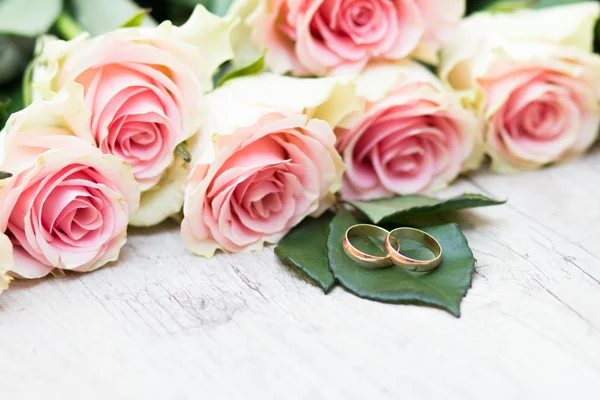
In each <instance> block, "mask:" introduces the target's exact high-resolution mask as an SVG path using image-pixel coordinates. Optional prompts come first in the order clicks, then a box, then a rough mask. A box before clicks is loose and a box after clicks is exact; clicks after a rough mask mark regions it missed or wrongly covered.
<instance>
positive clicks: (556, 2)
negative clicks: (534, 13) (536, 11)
mask: <svg viewBox="0 0 600 400" xmlns="http://www.w3.org/2000/svg"><path fill="white" fill-rule="evenodd" d="M586 1H590V0H537V1H536V2H535V3H536V4H535V8H546V7H554V6H561V5H566V4H573V3H583V2H586Z"/></svg>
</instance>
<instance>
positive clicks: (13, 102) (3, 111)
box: [0, 81, 24, 129]
mask: <svg viewBox="0 0 600 400" xmlns="http://www.w3.org/2000/svg"><path fill="white" fill-rule="evenodd" d="M23 107H24V105H23V98H22V90H21V85H20V82H19V81H15V82H13V83H11V84H10V85H4V86H2V87H0V129H2V128H4V124H5V123H6V121H7V120H8V118H9V117H10V115H11V114H12V113H14V112H17V111H19V110H21V109H22V108H23Z"/></svg>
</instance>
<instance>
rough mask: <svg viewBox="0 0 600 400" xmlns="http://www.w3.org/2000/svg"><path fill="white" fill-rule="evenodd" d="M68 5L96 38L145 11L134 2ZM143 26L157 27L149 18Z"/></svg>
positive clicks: (76, 0) (81, 0)
mask: <svg viewBox="0 0 600 400" xmlns="http://www.w3.org/2000/svg"><path fill="white" fill-rule="evenodd" d="M17 1H22V0H17ZM68 4H69V5H70V8H69V10H70V11H71V14H72V15H73V17H74V18H75V20H76V21H77V22H78V23H79V24H80V25H81V26H82V27H83V29H84V30H86V31H88V32H89V33H90V34H91V35H94V36H96V35H100V34H102V33H105V32H109V31H112V30H114V29H117V28H119V27H120V26H122V25H123V24H124V23H127V22H128V21H130V20H131V16H132V15H136V16H137V15H138V14H139V13H141V12H142V11H144V10H143V9H142V8H141V7H139V6H138V5H137V4H136V3H135V1H133V0H101V1H98V0H96V1H91V0H69V1H68ZM142 25H144V26H155V25H156V22H155V21H154V20H153V19H152V18H151V17H149V16H148V17H147V18H144V19H143V23H142Z"/></svg>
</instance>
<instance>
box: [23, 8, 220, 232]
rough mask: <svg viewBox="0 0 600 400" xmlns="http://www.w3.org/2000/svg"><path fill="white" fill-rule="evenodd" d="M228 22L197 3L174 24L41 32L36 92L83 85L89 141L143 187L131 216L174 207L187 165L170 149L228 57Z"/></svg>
mask: <svg viewBox="0 0 600 400" xmlns="http://www.w3.org/2000/svg"><path fill="white" fill-rule="evenodd" d="M231 28H232V24H231V22H230V21H225V20H221V19H219V18H217V17H216V16H214V15H212V14H210V13H209V12H208V11H206V9H205V8H204V7H202V6H198V7H197V8H196V9H195V11H194V13H193V15H192V16H191V17H190V19H189V21H188V22H187V23H186V24H184V25H183V26H181V27H174V26H172V25H171V23H170V22H169V21H166V22H164V23H162V24H161V25H160V26H158V27H156V28H128V29H119V30H116V31H114V32H110V33H107V34H104V35H101V36H98V37H95V38H92V39H90V38H89V37H87V36H86V35H83V36H81V37H78V38H76V39H74V40H72V41H69V42H64V41H60V40H57V39H54V38H49V37H46V38H43V39H42V40H41V42H40V44H39V48H40V50H39V51H40V54H39V56H38V58H37V63H36V68H35V70H34V87H35V88H36V91H37V93H38V96H39V95H42V96H44V97H51V96H53V95H54V93H55V92H56V91H58V90H59V89H60V88H61V87H63V86H64V85H65V84H68V83H70V82H77V83H79V84H80V85H82V86H83V88H84V92H85V103H86V106H87V108H88V109H89V110H90V111H91V114H92V118H91V132H92V135H93V137H94V141H95V143H96V145H97V146H98V147H99V148H100V150H102V151H103V152H104V153H106V154H113V155H116V156H118V157H119V158H121V159H123V160H125V161H126V162H127V163H128V164H130V165H131V166H132V168H133V173H134V175H135V178H136V180H137V181H138V182H139V184H140V187H141V190H142V192H143V193H142V202H141V206H140V209H139V210H138V212H137V213H135V214H134V215H133V216H132V218H131V221H130V222H131V224H133V225H142V226H148V225H154V224H156V223H159V222H161V221H162V220H164V219H165V218H167V217H168V216H170V215H172V214H175V213H178V212H179V211H180V210H181V207H182V204H183V191H184V187H185V175H186V173H187V168H186V165H185V163H184V162H182V161H181V159H180V158H178V157H177V156H176V154H175V149H176V147H177V146H178V145H180V144H181V143H183V142H185V141H186V140H188V139H189V138H190V137H191V136H193V135H194V134H195V133H196V132H197V131H198V129H199V127H200V125H201V123H202V121H201V119H200V118H199V115H200V111H199V110H200V109H201V108H202V107H203V100H202V98H203V94H204V93H205V92H207V91H209V90H211V89H212V75H213V73H214V72H215V71H216V69H217V68H218V67H219V66H220V65H221V64H222V63H223V62H224V61H226V60H228V59H229V58H231V57H232V50H231V46H230V39H229V34H230V30H231ZM157 199H160V201H157Z"/></svg>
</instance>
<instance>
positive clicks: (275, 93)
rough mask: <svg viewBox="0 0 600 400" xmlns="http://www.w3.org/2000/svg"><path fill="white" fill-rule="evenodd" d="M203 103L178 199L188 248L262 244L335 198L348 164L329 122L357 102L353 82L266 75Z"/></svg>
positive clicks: (205, 250)
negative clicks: (191, 157) (185, 180)
mask: <svg viewBox="0 0 600 400" xmlns="http://www.w3.org/2000/svg"><path fill="white" fill-rule="evenodd" d="M290 93H291V94H292V95H291V96H290ZM207 102H208V108H207V113H208V114H209V117H207V123H206V124H205V126H204V127H203V129H202V132H201V134H200V135H199V136H198V140H199V141H198V145H197V149H198V150H199V151H197V152H195V154H194V156H195V167H194V168H193V170H192V172H191V174H190V176H189V178H188V186H187V190H186V200H185V205H184V215H185V218H184V220H183V224H182V233H183V238H184V241H185V243H186V245H187V247H188V248H189V249H191V250H192V251H194V252H195V253H197V254H199V255H202V256H207V257H210V256H212V255H213V254H214V253H215V251H217V250H219V249H221V250H224V251H228V252H239V251H252V250H260V249H261V248H262V247H263V246H264V245H265V243H276V242H278V241H279V240H280V239H281V238H283V237H284V236H285V234H286V233H287V232H288V231H289V230H290V229H291V228H292V227H294V226H295V225H296V224H298V223H299V222H300V221H302V220H303V219H304V218H305V217H307V216H319V215H321V214H322V213H323V212H324V211H325V210H326V209H327V208H329V207H330V206H331V205H332V204H333V203H334V201H335V193H336V192H337V191H338V190H339V188H340V186H341V179H342V174H343V170H344V167H343V163H342V160H341V158H340V156H339V154H338V153H337V151H336V149H335V141H336V138H335V135H334V133H333V129H332V125H335V124H336V123H337V122H339V121H340V120H342V119H343V118H345V117H346V116H347V115H348V114H349V113H351V112H353V111H354V110H356V107H357V105H358V102H357V99H356V96H355V92H354V85H353V84H351V83H341V82H337V81H336V80H333V79H297V78H290V77H282V76H277V75H272V74H262V75H258V76H253V77H247V78H241V79H235V80H232V81H230V82H228V83H227V84H226V85H225V86H223V87H221V88H219V89H217V90H215V91H214V92H213V93H211V94H210V95H208V96H207ZM315 117H317V118H315ZM213 136H214V137H213ZM211 141H214V143H215V146H214V148H212V150H211V151H209V150H208V149H209V147H208V146H207V144H206V143H207V142H211Z"/></svg>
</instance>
